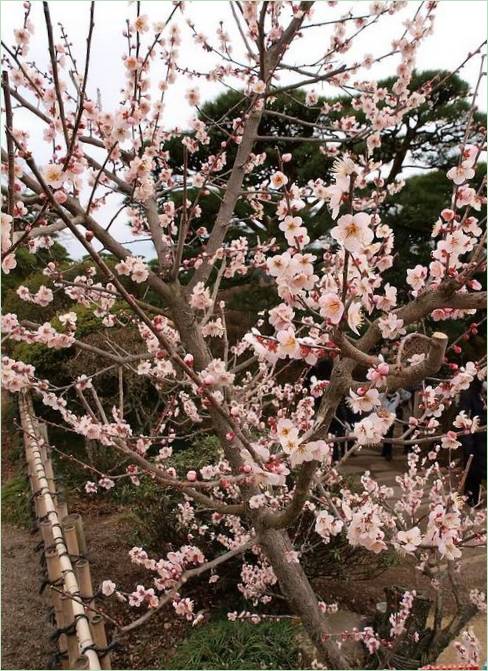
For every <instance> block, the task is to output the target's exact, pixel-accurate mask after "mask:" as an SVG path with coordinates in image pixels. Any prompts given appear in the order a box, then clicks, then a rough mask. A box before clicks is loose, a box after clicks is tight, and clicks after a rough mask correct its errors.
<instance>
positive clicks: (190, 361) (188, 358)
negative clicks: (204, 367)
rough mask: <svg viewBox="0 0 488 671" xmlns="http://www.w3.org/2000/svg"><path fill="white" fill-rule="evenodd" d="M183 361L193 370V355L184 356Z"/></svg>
mask: <svg viewBox="0 0 488 671" xmlns="http://www.w3.org/2000/svg"><path fill="white" fill-rule="evenodd" d="M183 361H184V362H185V363H186V365H187V366H189V367H190V368H193V355H192V354H185V358H184V359H183Z"/></svg>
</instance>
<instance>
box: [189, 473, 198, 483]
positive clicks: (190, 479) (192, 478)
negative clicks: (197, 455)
mask: <svg viewBox="0 0 488 671" xmlns="http://www.w3.org/2000/svg"><path fill="white" fill-rule="evenodd" d="M186 479H187V480H189V481H190V482H195V480H196V479H197V473H196V471H188V473H187V474H186Z"/></svg>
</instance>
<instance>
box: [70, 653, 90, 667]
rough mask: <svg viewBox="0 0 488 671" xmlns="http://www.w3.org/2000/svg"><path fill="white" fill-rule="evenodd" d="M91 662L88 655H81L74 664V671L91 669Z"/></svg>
mask: <svg viewBox="0 0 488 671" xmlns="http://www.w3.org/2000/svg"><path fill="white" fill-rule="evenodd" d="M89 668H90V660H89V659H88V657H87V656H86V655H80V656H79V657H78V658H77V659H76V660H75V663H74V664H73V669H89Z"/></svg>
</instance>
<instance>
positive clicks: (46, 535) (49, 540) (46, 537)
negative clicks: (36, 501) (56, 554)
mask: <svg viewBox="0 0 488 671" xmlns="http://www.w3.org/2000/svg"><path fill="white" fill-rule="evenodd" d="M39 527H40V529H41V536H42V540H43V541H44V548H49V547H50V546H51V545H52V544H53V543H54V538H53V530H52V527H51V522H50V521H49V520H42V522H40V524H39Z"/></svg>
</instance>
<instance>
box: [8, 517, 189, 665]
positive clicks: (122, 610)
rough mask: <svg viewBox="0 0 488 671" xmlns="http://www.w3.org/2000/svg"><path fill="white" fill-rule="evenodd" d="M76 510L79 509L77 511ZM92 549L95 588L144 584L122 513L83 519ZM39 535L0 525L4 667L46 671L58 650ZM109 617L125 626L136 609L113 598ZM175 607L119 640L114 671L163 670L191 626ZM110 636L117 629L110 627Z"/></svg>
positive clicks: (108, 605) (105, 607)
mask: <svg viewBox="0 0 488 671" xmlns="http://www.w3.org/2000/svg"><path fill="white" fill-rule="evenodd" d="M73 512H75V509H73ZM83 519H84V523H85V531H86V536H87V542H88V547H89V559H90V561H91V571H92V579H93V585H94V588H95V586H96V585H99V584H100V583H101V582H102V580H104V579H106V578H110V579H112V580H114V581H115V582H116V583H118V584H119V585H123V586H126V587H128V588H129V587H132V586H133V585H134V586H135V585H137V584H138V583H139V582H143V580H145V582H146V585H147V584H148V574H147V572H140V570H139V569H137V567H135V566H133V565H132V564H131V563H130V561H129V559H128V557H127V552H128V550H129V549H130V547H131V545H130V544H129V543H128V540H127V539H128V535H129V534H128V531H129V530H128V529H127V526H126V524H125V522H124V521H123V516H122V515H121V514H120V513H117V512H116V513H114V512H110V513H108V511H105V513H104V512H103V511H102V514H95V513H94V512H93V513H92V514H91V515H90V516H88V515H87V514H86V512H85V513H84V515H83ZM37 542H38V535H37V534H36V535H32V534H31V533H30V532H29V531H28V530H26V529H23V528H18V527H14V526H11V525H6V524H4V525H3V527H2V565H1V574H2V649H1V653H2V654H1V667H0V668H2V669H47V668H49V666H48V665H49V662H50V658H51V657H52V655H53V653H54V651H55V648H54V644H53V643H51V642H50V640H49V637H50V635H51V634H52V632H53V631H54V630H53V627H52V626H51V624H49V622H48V607H49V604H48V599H47V594H43V595H40V594H39V588H40V586H41V583H42V575H41V571H40V567H39V559H40V557H39V555H37V554H36V553H35V551H34V549H35V546H36V544H37ZM101 609H103V610H104V611H105V612H107V614H109V615H110V616H111V617H113V618H114V619H115V620H118V621H119V622H121V623H123V624H125V623H128V622H130V621H131V620H132V619H134V610H133V609H129V608H128V607H126V606H124V604H120V603H118V602H115V601H114V600H113V599H110V600H108V601H105V602H103V604H101ZM171 611H172V608H171V607H170V608H168V609H167V610H166V611H165V610H163V611H161V612H160V613H158V614H157V615H155V617H154V618H153V619H152V620H151V621H149V622H148V623H147V624H146V625H145V626H144V627H143V628H141V629H140V630H137V631H134V632H132V633H131V635H130V636H125V637H120V638H119V643H120V648H119V649H116V650H114V652H113V654H112V666H113V668H116V669H151V668H153V669H161V668H164V666H163V665H164V660H165V659H168V658H169V657H170V656H171V654H172V653H173V652H174V649H175V645H176V643H177V642H178V641H179V640H181V638H182V637H183V636H184V633H185V630H186V628H187V625H186V623H185V622H183V621H181V620H180V619H177V618H175V617H174V613H172V612H171ZM107 633H108V636H109V639H111V638H112V636H113V633H114V627H113V626H112V625H110V624H109V625H108V628H107Z"/></svg>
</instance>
